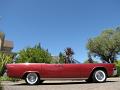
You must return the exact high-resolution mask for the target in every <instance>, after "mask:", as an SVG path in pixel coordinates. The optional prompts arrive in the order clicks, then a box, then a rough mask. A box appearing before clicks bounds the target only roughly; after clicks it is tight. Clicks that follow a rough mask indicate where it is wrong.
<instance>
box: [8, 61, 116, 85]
mask: <svg viewBox="0 0 120 90" xmlns="http://www.w3.org/2000/svg"><path fill="white" fill-rule="evenodd" d="M6 68H7V75H8V76H9V77H13V78H21V79H25V81H26V82H27V83H28V84H31V85H34V84H37V83H38V82H39V83H40V82H42V81H43V80H61V79H64V80H65V79H66V80H68V79H69V80H78V79H79V80H80V79H82V80H86V81H88V82H105V81H106V78H107V77H110V76H113V75H115V74H116V67H115V65H114V64H103V63H98V64H93V63H89V64H46V63H18V64H7V65H6ZM30 80H31V81H30ZM32 80H33V81H32Z"/></svg>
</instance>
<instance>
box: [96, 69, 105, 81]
mask: <svg viewBox="0 0 120 90" xmlns="http://www.w3.org/2000/svg"><path fill="white" fill-rule="evenodd" d="M95 78H96V80H97V81H98V82H104V81H105V79H106V74H105V72H104V71H102V70H98V71H96V73H95Z"/></svg>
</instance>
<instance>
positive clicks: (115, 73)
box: [113, 68, 117, 76]
mask: <svg viewBox="0 0 120 90" xmlns="http://www.w3.org/2000/svg"><path fill="white" fill-rule="evenodd" d="M116 75H117V69H116V68H114V69H113V76H116Z"/></svg>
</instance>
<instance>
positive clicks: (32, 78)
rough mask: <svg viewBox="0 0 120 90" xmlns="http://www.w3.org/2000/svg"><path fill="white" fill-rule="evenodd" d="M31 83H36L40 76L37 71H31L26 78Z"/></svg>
mask: <svg viewBox="0 0 120 90" xmlns="http://www.w3.org/2000/svg"><path fill="white" fill-rule="evenodd" d="M26 80H27V82H28V83H29V84H35V83H36V82H37V80H38V76H37V74H36V73H29V74H28V75H27V78H26Z"/></svg>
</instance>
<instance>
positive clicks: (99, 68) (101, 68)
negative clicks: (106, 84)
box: [89, 67, 108, 78]
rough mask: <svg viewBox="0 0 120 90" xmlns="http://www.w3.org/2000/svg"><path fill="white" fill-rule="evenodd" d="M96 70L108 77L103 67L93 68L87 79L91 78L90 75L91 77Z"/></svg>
mask: <svg viewBox="0 0 120 90" xmlns="http://www.w3.org/2000/svg"><path fill="white" fill-rule="evenodd" d="M96 70H103V71H104V72H105V73H106V76H107V77H108V72H107V70H106V68H105V67H95V68H93V70H92V71H91V73H90V76H89V78H92V75H93V73H94V72H95V71H96Z"/></svg>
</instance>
